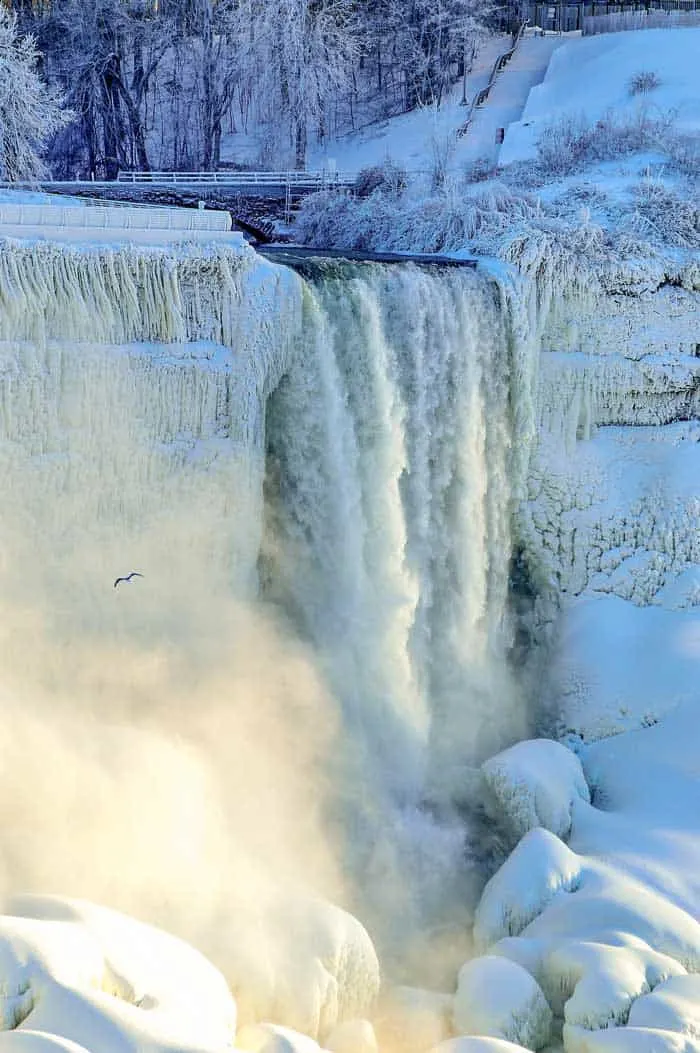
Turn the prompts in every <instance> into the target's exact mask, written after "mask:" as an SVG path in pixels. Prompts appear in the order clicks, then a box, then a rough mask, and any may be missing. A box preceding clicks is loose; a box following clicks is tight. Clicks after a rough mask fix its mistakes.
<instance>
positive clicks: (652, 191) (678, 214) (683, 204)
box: [629, 181, 700, 249]
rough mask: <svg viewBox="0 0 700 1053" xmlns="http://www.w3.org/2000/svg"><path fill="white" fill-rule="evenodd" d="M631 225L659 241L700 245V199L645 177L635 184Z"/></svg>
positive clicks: (632, 227) (684, 245)
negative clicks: (646, 179)
mask: <svg viewBox="0 0 700 1053" xmlns="http://www.w3.org/2000/svg"><path fill="white" fill-rule="evenodd" d="M634 200H635V206H634V211H633V213H632V215H631V217H630V219H629V228H630V229H631V230H633V231H634V232H636V233H639V234H642V235H643V236H645V237H649V238H651V239H653V240H655V241H662V242H667V243H670V244H672V245H681V246H682V247H683V248H689V249H700V199H699V198H698V196H697V195H696V196H695V199H694V200H693V199H690V198H684V197H681V196H679V195H678V194H677V193H675V192H674V190H673V189H672V188H671V187H669V186H667V185H665V184H663V183H653V182H649V181H645V182H643V183H639V184H638V185H637V186H636V187H635V188H634Z"/></svg>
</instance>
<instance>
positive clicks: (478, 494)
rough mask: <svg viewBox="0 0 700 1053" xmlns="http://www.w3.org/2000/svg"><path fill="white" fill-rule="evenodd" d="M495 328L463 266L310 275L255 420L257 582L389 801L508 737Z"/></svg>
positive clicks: (504, 507)
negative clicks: (287, 355)
mask: <svg viewBox="0 0 700 1053" xmlns="http://www.w3.org/2000/svg"><path fill="white" fill-rule="evenodd" d="M506 321H507V320H506V319H505V318H504V317H503V314H502V312H501V310H500V306H499V303H498V298H497V296H496V291H495V286H493V285H492V284H489V283H488V282H487V281H485V280H483V279H482V278H480V277H476V276H474V275H471V274H467V273H465V272H463V271H462V272H449V271H448V272H442V273H435V272H433V273H428V272H427V271H425V270H424V269H420V268H418V267H413V266H408V267H402V268H387V267H378V266H360V267H357V266H355V267H350V266H347V265H340V266H338V265H325V266H321V267H320V268H319V269H318V270H317V272H316V273H315V274H314V275H313V278H312V281H311V284H310V285H308V286H307V287H306V289H305V290H304V322H303V330H302V335H301V339H300V341H299V343H298V345H297V348H296V353H295V355H294V359H293V362H292V365H291V367H290V369H289V370H288V371H287V372H286V374H285V376H284V378H283V380H282V383H281V384H280V387H279V388H278V389H277V391H276V392H275V393H274V395H273V396H272V399H271V406H270V410H269V412H268V424H267V435H268V450H269V455H268V456H269V464H270V471H269V475H268V479H269V486H268V495H269V501H270V503H271V505H272V514H271V532H272V538H273V544H272V545H271V546H270V548H271V565H272V569H271V570H270V571H269V573H270V578H271V586H270V588H271V592H272V594H273V595H275V596H277V597H279V596H280V595H282V596H283V597H284V599H285V600H286V602H287V604H288V606H289V609H290V610H291V611H293V614H294V616H295V617H296V619H297V622H298V623H299V624H301V625H302V626H303V629H304V630H305V631H306V632H307V633H308V634H309V636H310V637H311V639H312V640H313V641H314V644H315V646H316V648H317V649H318V652H319V655H320V657H321V661H322V662H323V664H324V667H325V668H326V670H327V675H328V677H329V679H330V682H331V683H332V685H333V689H334V694H335V695H336V697H338V698H339V699H340V700H341V704H342V707H343V719H344V721H346V722H347V724H348V726H349V727H351V728H353V729H354V731H355V733H356V737H357V738H358V739H359V741H361V742H362V743H363V746H364V749H365V750H366V751H367V753H368V755H369V756H370V757H371V758H372V770H373V771H376V772H381V783H382V786H383V788H384V789H385V790H386V791H387V792H388V793H389V794H390V795H393V796H394V797H395V798H396V797H397V796H398V799H399V800H401V799H403V800H414V801H415V799H416V797H417V795H419V794H420V793H421V792H423V791H424V790H425V780H426V769H430V770H429V771H428V772H427V774H428V776H429V778H430V779H431V780H433V781H438V780H441V781H442V782H443V784H444V779H445V764H446V763H450V762H451V763H453V764H454V763H455V762H458V763H459V762H461V763H465V762H466V763H469V762H470V761H472V762H473V760H474V758H475V757H477V756H478V755H479V753H480V752H483V751H488V750H489V749H493V748H494V746H495V745H496V744H497V743H498V741H499V736H502V735H503V734H504V733H507V732H506V731H505V727H504V723H503V722H504V721H505V722H506V723H507V726H508V727H509V730H511V732H512V728H513V723H512V722H513V717H514V710H513V708H511V707H509V706H508V704H507V703H508V698H511V699H512V695H513V688H512V684H509V682H508V674H507V657H506V656H507V650H508V646H509V642H510V637H509V633H510V630H509V625H508V617H507V607H508V572H509V565H510V558H511V548H512V542H511V511H512V506H511V501H512V496H513V488H512V484H511V478H512V474H511V467H512V443H513V422H512V411H511V403H510V398H509V390H510V379H511V371H512V369H511V361H510V354H509V347H508V340H507V333H506ZM499 725H500V726H499ZM454 788H455V787H453V789H454Z"/></svg>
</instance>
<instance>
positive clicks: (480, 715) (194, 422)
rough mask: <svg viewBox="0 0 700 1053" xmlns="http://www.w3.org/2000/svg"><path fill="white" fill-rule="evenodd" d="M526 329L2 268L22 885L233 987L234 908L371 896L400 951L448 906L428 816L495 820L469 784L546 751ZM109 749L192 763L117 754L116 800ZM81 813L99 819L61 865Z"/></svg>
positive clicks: (11, 662) (219, 285) (446, 307)
mask: <svg viewBox="0 0 700 1053" xmlns="http://www.w3.org/2000/svg"><path fill="white" fill-rule="evenodd" d="M507 324H508V323H507V317H506V315H505V314H504V312H503V311H502V309H501V306H500V295H499V293H498V291H497V289H496V286H495V284H493V283H490V282H488V281H487V280H485V279H482V278H481V277H480V276H477V275H474V274H472V273H468V272H466V271H459V272H458V271H454V272H447V273H439V272H430V273H428V272H427V271H424V270H420V269H417V268H414V267H406V268H382V267H367V266H359V267H345V266H342V267H340V268H335V269H333V268H330V269H327V270H319V271H317V272H316V273H315V275H314V277H313V279H312V280H311V281H309V282H306V283H304V282H302V281H301V280H299V279H298V278H297V277H296V276H294V275H292V274H291V273H290V272H288V271H285V270H284V269H280V268H274V267H270V266H268V265H266V264H264V263H262V262H261V261H259V260H257V259H256V258H255V257H254V256H253V254H252V253H250V252H245V253H238V254H234V253H230V252H226V251H225V250H221V251H218V250H216V251H215V250H211V251H208V250H202V249H195V248H194V247H191V248H190V249H189V250H186V249H181V250H179V251H178V253H177V254H176V255H169V254H168V253H167V251H166V250H165V249H146V248H143V249H140V250H138V251H137V250H135V249H126V250H119V249H106V248H100V247H95V248H83V249H77V248H76V249H75V250H70V251H69V250H66V249H65V248H62V249H61V250H60V251H59V250H58V249H56V248H54V247H52V246H51V245H48V244H39V245H35V246H27V245H19V244H18V245H14V246H11V245H8V246H6V248H5V250H4V251H3V252H1V253H0V338H1V340H2V343H1V344H0V461H1V464H0V470H1V471H2V478H3V507H2V514H1V515H0V545H1V555H2V560H1V561H0V585H1V587H2V597H3V599H2V608H3V616H4V625H5V629H4V636H3V640H2V655H1V660H2V663H3V681H2V690H3V696H4V702H3V707H4V717H5V720H6V721H8V722H10V723H11V724H12V726H14V727H17V729H18V731H19V740H18V744H16V746H15V747H14V748H15V751H16V760H15V764H14V767H13V766H12V765H11V766H10V774H9V775H8V777H7V782H8V785H11V786H12V794H11V797H10V800H11V801H12V802H13V803H12V804H11V805H10V808H9V817H8V818H7V821H6V827H5V833H4V835H3V839H4V844H5V848H6V855H7V858H8V860H9V863H8V865H7V866H6V868H5V872H4V873H2V874H1V875H0V877H1V879H2V880H1V881H0V884H2V885H3V886H5V887H7V888H10V889H14V888H15V887H20V888H33V887H36V888H39V889H40V890H41V889H43V890H45V889H46V885H47V878H48V880H49V883H50V885H51V888H52V889H55V890H57V891H65V892H67V893H71V894H83V895H90V896H93V897H95V898H100V899H105V900H107V901H108V902H110V903H111V904H113V905H115V906H117V907H122V908H124V909H132V910H134V909H135V910H136V911H137V912H138V913H140V914H141V915H142V916H146V917H153V918H154V920H156V921H160V922H161V923H163V924H168V925H171V926H173V927H174V928H176V929H177V931H180V932H182V933H183V934H184V935H186V936H189V937H190V938H192V939H194V940H195V941H196V942H197V943H198V944H199V945H200V946H203V947H204V949H207V950H209V949H212V948H214V950H215V951H217V949H218V953H219V954H220V955H221V956H222V957H223V959H224V960H225V959H226V955H227V954H230V953H231V948H230V946H224V947H223V949H222V947H221V946H220V945H221V943H222V942H223V943H224V945H225V944H226V940H225V937H224V936H223V934H222V932H221V931H220V930H221V920H220V919H221V918H222V917H226V916H227V913H228V912H229V910H230V907H231V897H233V899H234V900H235V901H236V902H238V901H242V902H249V899H250V897H251V896H252V897H253V898H255V897H258V898H262V899H265V897H266V896H267V895H268V894H269V893H268V892H263V883H265V888H266V887H267V883H268V882H270V881H274V880H279V881H282V882H284V883H286V884H287V885H288V887H295V888H296V887H306V888H311V889H312V890H313V891H314V892H321V893H323V894H325V895H329V896H334V897H341V898H342V897H344V898H345V901H346V902H351V903H352V904H353V905H354V906H355V907H357V908H358V909H361V907H362V901H363V897H364V896H365V895H367V902H368V904H369V905H368V908H367V909H368V913H370V914H371V915H373V916H374V915H376V913H377V911H381V910H382V909H385V910H386V911H387V912H388V913H390V914H393V915H394V917H395V918H396V919H400V921H401V923H402V925H403V926H404V928H405V929H406V928H410V925H411V924H412V923H413V922H414V921H415V923H416V924H422V923H423V921H424V920H425V916H426V915H430V914H431V911H432V910H433V908H434V907H435V905H436V904H437V905H439V906H440V908H442V907H443V906H444V903H441V900H445V899H446V898H449V897H450V896H451V895H452V893H453V891H454V888H453V887H454V886H456V885H457V884H458V883H459V875H457V876H455V873H454V871H455V869H457V868H459V865H460V860H461V858H462V855H463V840H464V831H463V829H462V828H461V827H460V826H459V824H458V823H456V822H455V821H454V820H448V819H447V818H443V820H441V822H440V823H436V822H435V821H434V820H433V819H432V818H431V817H430V815H429V814H428V813H426V812H425V811H421V802H422V801H423V800H424V798H425V797H426V796H427V797H428V798H430V799H431V800H432V801H437V802H440V803H441V805H443V807H444V806H445V805H446V804H447V803H448V802H449V801H450V800H451V799H452V798H455V797H456V798H460V797H461V798H465V797H468V792H469V785H470V784H469V782H468V774H469V769H470V767H471V766H472V765H473V764H475V763H476V762H477V761H478V760H479V759H481V757H482V756H483V755H484V754H486V753H489V752H492V751H493V750H494V749H496V748H498V747H499V746H500V745H502V744H503V743H504V742H505V741H510V740H511V739H513V738H515V737H518V736H519V735H520V734H521V733H522V732H523V730H524V724H525V719H526V715H525V712H524V705H523V701H522V699H521V697H520V695H519V692H518V691H517V689H516V686H515V683H514V679H513V676H512V675H511V673H510V671H509V668H508V658H507V656H508V649H509V647H510V643H511V627H510V625H509V617H508V575H509V563H510V557H511V547H512V542H511V512H512V504H513V499H514V496H515V491H516V489H517V480H518V478H519V476H520V469H519V467H518V466H519V465H520V464H521V463H522V461H523V448H522V447H520V448H518V447H517V444H514V433H515V432H516V431H517V430H518V429H520V431H521V432H523V439H524V441H525V443H526V445H527V441H526V440H527V435H525V433H524V430H523V428H522V420H523V419H525V417H526V416H527V414H526V413H525V414H524V413H523V405H522V394H520V395H518V393H517V392H514V391H513V390H512V389H513V386H514V383H515V381H514V378H515V377H519V376H520V374H521V373H522V370H523V362H522V360H521V359H518V358H517V356H515V355H514V352H513V347H514V343H513V341H512V340H511V339H509V338H508V333H507ZM520 346H521V345H518V347H520ZM518 399H520V402H519V401H518ZM514 421H515V422H517V423H514ZM264 476H266V485H265V489H264V492H263V477H264ZM132 569H137V570H139V571H140V572H142V573H143V574H144V575H145V577H144V578H143V579H142V580H140V581H138V582H136V583H134V584H133V585H132V586H127V587H123V586H122V587H120V589H118V590H116V591H115V590H114V589H113V586H112V581H113V579H114V578H116V577H117V575H118V574H123V573H127V572H128V571H130V570H132ZM259 573H261V575H262V581H261V582H260V579H259ZM261 584H262V590H261V589H260V585H261ZM241 605H243V606H241ZM115 728H118V729H123V728H128V729H132V728H135V729H136V730H137V731H138V732H139V734H141V733H142V732H143V734H145V735H146V736H153V735H155V736H156V739H157V741H159V742H160V741H164V742H167V743H169V744H172V743H175V751H174V753H173V755H172V757H170V755H169V754H168V755H167V756H165V757H164V759H163V758H161V759H159V760H158V763H157V764H156V769H157V774H156V775H154V774H152V773H151V772H149V761H148V757H149V756H151V755H153V756H155V757H159V758H160V752H159V750H160V747H158V746H157V745H156V744H154V745H153V747H151V746H150V745H149V744H148V743H149V742H150V739H149V738H148V737H147V738H146V740H145V746H139V747H138V748H134V749H133V750H132V749H130V748H129V747H126V748H125V747H124V746H121V747H120V748H119V749H118V750H117V751H116V756H117V757H118V760H116V761H113V762H112V761H110V764H109V765H108V775H107V776H105V775H104V774H103V772H102V768H101V766H100V764H99V763H96V756H95V755H96V754H97V756H100V755H101V754H104V755H105V756H110V757H111V754H112V752H113V750H114V745H113V734H114V729H115ZM22 729H26V733H25V732H24V731H23V730H22ZM47 729H48V730H47ZM87 729H89V734H88V733H87ZM130 733H131V731H129V734H130ZM121 734H122V731H121V730H120V731H119V735H120V736H121ZM86 735H87V737H86ZM35 740H36V741H38V743H39V745H38V746H36V747H35V745H34V742H35ZM120 741H121V739H120ZM95 743H96V744H95ZM181 747H182V748H184V749H185V754H184V756H183V757H182V758H179V759H178V751H179V750H180V748H181ZM169 749H170V745H169V746H168V750H169ZM33 750H34V751H35V752H32V751H33ZM191 750H194V756H195V759H196V764H197V766H198V767H197V771H200V769H201V774H196V775H193V773H192V756H191V752H190V751H191ZM36 751H38V752H36ZM161 752H162V751H161ZM166 753H167V751H166ZM169 757H170V759H168V758H169ZM14 768H16V769H17V770H16V771H15V770H14ZM66 771H70V773H71V774H70V779H69V782H68V783H66ZM28 772H29V773H30V774H27V773H28ZM105 779H107V783H106V785H103V783H104V780H105ZM153 779H155V783H156V784H157V785H156V790H155V792H153V788H152V787H151V782H152V780H153ZM96 780H97V784H98V785H96ZM170 781H172V784H173V792H172V793H170V792H169V791H168V786H169V784H170ZM67 785H69V786H70V792H68V791H67V790H66V788H65V787H66V786H67ZM58 787H61V789H60V790H58V789H57V788H58ZM66 794H68V798H66ZM15 800H16V801H17V805H16V807H15V804H14V802H15ZM78 802H80V804H79V803H78ZM192 802H194V803H192ZM200 807H201V808H204V813H203V814H199V813H198V809H199V808H200ZM183 808H184V810H185V813H186V814H187V816H188V818H187V820H186V825H187V827H188V828H198V827H199V826H202V829H204V830H205V831H206V832H205V833H202V834H201V836H200V838H199V841H198V847H197V851H196V853H192V852H191V851H190V850H189V849H188V848H187V845H186V842H185V841H183V839H182V836H181V834H180V833H179V832H178V831H179V828H180V825H181V823H182V811H181V809H183ZM66 809H68V810H71V809H76V810H78V811H80V810H81V809H87V810H86V812H85V815H84V816H83V817H82V818H81V819H80V820H79V822H78V825H77V827H74V829H73V835H72V838H71V839H69V842H68V845H67V846H66V844H65V843H64V842H63V839H62V837H61V828H62V823H63V816H64V815H65V812H66ZM76 814H77V813H76ZM81 815H82V812H81ZM204 815H205V816H206V818H204ZM27 832H28V836H26V834H27ZM96 839H97V841H96ZM93 843H98V844H99V846H100V848H99V850H98V852H97V853H96V854H95V855H94V858H91V850H90V849H89V848H87V847H86V846H87V845H89V844H93ZM349 845H350V846H352V849H351V851H352V853H353V855H354V857H355V858H354V859H353V860H352V861H350V860H349V859H348V856H347V853H348V846H349ZM83 853H86V854H87V858H88V863H87V865H85V864H84V863H82V862H81V863H79V862H78V861H77V860H78V859H82V857H83ZM110 853H113V854H114V855H113V857H112V860H111V862H110V861H109V858H108V857H109V856H110ZM126 857H128V858H129V864H128V866H126V867H125V865H124V859H125V858H126ZM49 860H50V861H51V862H50V865H49ZM349 862H352V864H353V865H352V866H349ZM359 873H362V875H363V876H362V877H359V878H358V874H359ZM173 874H177V875H178V877H177V880H176V882H175V884H174V886H173V884H172V875H173ZM76 875H77V876H76ZM397 878H398V879H399V880H398V881H397V880H396V879H397ZM357 881H360V882H365V883H366V884H367V885H368V886H369V885H373V886H374V887H373V888H371V889H370V888H364V887H362V888H360V890H359V891H358V888H357ZM164 887H170V893H169V896H168V897H167V898H166V901H163V896H162V889H163V888H164ZM448 890H449V891H448ZM459 895H461V893H458V894H457V897H458V896H459ZM194 898H196V899H197V900H198V905H197V907H196V909H195V908H193V905H192V904H193V899H194ZM460 909H463V904H461V906H460ZM409 939H410V937H409ZM237 953H238V951H237Z"/></svg>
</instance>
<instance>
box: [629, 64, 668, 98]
mask: <svg viewBox="0 0 700 1053" xmlns="http://www.w3.org/2000/svg"><path fill="white" fill-rule="evenodd" d="M660 84H661V78H660V77H659V75H658V73H655V72H654V70H652V69H641V70H639V71H638V72H637V73H634V74H633V75H632V76H631V77H630V79H629V81H628V83H627V91H628V92H629V94H630V95H646V94H647V92H650V91H653V90H654V88H658V87H659V85H660Z"/></svg>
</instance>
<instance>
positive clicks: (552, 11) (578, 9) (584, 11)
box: [523, 0, 700, 35]
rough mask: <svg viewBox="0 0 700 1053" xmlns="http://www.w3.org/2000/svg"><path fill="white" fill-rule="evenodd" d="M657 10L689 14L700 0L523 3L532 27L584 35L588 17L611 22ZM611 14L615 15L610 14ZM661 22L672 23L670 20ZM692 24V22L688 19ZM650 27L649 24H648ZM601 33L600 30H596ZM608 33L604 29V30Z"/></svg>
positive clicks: (682, 22) (539, 0) (683, 22)
mask: <svg viewBox="0 0 700 1053" xmlns="http://www.w3.org/2000/svg"><path fill="white" fill-rule="evenodd" d="M659 11H667V12H674V13H675V12H678V13H679V14H680V13H683V14H690V13H692V12H694V11H700V0H617V2H615V0H610V2H607V0H595V2H593V0H577V2H572V0H568V2H567V0H564V2H562V0H537V2H534V3H533V2H526V4H525V10H524V12H523V16H524V17H527V19H528V21H529V23H530V25H531V26H539V28H540V29H544V30H546V31H549V32H559V33H573V32H576V31H577V30H581V31H582V32H583V34H584V35H587V34H589V33H590V29H589V28H588V27H589V24H590V23H589V19H592V18H593V19H596V20H597V19H598V18H601V17H602V18H607V17H608V16H611V22H610V25H611V26H612V25H613V23H614V21H616V20H617V21H620V20H619V19H617V16H619V15H623V14H624V15H628V14H636V13H641V14H642V15H644V14H645V13H647V12H648V13H649V14H650V15H651V14H655V13H656V12H659ZM613 16H614V17H613ZM661 24H662V25H673V24H674V23H673V22H672V21H671V20H669V21H668V22H666V23H661ZM677 24H678V25H688V21H686V19H684V18H681V19H679V21H678V23H677ZM690 24H691V25H693V24H694V23H693V22H692V21H691V22H690ZM629 28H634V29H641V28H643V26H641V25H632V26H630V27H629ZM650 28H651V25H650ZM596 32H601V30H596ZM606 32H607V30H606Z"/></svg>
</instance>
